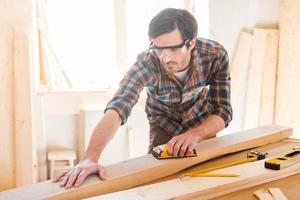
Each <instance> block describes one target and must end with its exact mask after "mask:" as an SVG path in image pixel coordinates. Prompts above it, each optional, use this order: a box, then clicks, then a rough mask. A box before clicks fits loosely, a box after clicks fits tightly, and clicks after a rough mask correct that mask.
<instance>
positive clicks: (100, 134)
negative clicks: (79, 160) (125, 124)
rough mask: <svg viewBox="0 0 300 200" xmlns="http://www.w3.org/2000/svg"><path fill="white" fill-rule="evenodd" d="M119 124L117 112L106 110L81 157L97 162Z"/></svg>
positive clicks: (119, 119)
mask: <svg viewBox="0 0 300 200" xmlns="http://www.w3.org/2000/svg"><path fill="white" fill-rule="evenodd" d="M120 124H121V118H120V116H119V114H118V113H117V112H116V111H115V110H112V109H110V110H107V111H106V112H105V114H104V116H103V118H102V119H101V121H100V122H99V123H98V124H97V126H96V127H95V129H94V131H93V134H92V136H91V139H90V142H89V146H88V148H87V150H86V152H85V155H84V158H83V159H89V160H91V161H93V162H97V161H98V159H99V156H100V154H101V152H102V151H103V149H104V147H105V146H106V145H107V143H108V142H109V141H110V140H111V139H112V137H113V136H114V134H115V133H116V131H117V129H118V128H119V126H120Z"/></svg>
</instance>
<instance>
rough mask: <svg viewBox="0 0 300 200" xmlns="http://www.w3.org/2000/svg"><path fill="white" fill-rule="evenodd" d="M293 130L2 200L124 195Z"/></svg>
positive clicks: (140, 161)
mask: <svg viewBox="0 0 300 200" xmlns="http://www.w3.org/2000/svg"><path fill="white" fill-rule="evenodd" d="M291 133H292V130H291V129H290V128H286V127H282V126H275V125H270V126H264V127H260V128H256V129H251V130H247V131H243V132H238V133H235V134H230V135H226V136H222V137H218V138H212V139H209V140H206V141H203V142H201V143H200V144H199V145H198V146H197V147H196V151H197V152H198V156H197V157H192V158H185V159H172V160H157V159H155V158H154V157H153V156H152V155H147V156H143V157H138V158H135V159H131V160H128V161H124V162H121V163H118V164H115V165H111V166H108V167H107V168H106V169H107V174H108V179H107V180H106V181H99V179H98V178H97V177H96V176H91V177H89V178H88V180H87V181H86V182H85V183H84V185H83V186H82V187H80V188H76V189H71V190H65V189H64V188H60V187H59V186H58V184H54V183H51V182H49V181H46V182H41V183H39V184H35V185H32V186H28V187H24V188H20V189H17V190H10V191H7V192H3V193H0V199H1V198H3V199H8V198H14V199H18V198H21V197H22V199H41V198H46V199H80V198H85V197H91V196H95V195H100V194H105V193H109V192H115V191H120V190H124V189H128V188H131V187H135V186H138V185H141V184H143V183H147V182H150V181H152V180H156V179H159V178H162V177H165V176H168V175H170V174H174V173H176V172H178V171H180V170H182V169H185V168H187V167H190V166H192V165H195V164H197V163H200V162H203V161H206V160H209V159H212V158H215V157H219V156H222V155H224V154H228V153H232V152H237V151H240V150H244V149H249V148H252V147H258V146H263V145H266V144H269V143H273V142H276V141H279V140H282V139H284V138H286V137H288V136H290V135H291Z"/></svg>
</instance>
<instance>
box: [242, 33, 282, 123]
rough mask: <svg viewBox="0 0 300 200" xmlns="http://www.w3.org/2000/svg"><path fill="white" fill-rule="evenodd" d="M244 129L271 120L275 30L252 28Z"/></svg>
mask: <svg viewBox="0 0 300 200" xmlns="http://www.w3.org/2000/svg"><path fill="white" fill-rule="evenodd" d="M253 32H254V40H253V47H252V52H251V67H250V70H249V78H248V89H247V98H246V107H245V119H244V128H245V129H249V128H253V127H257V126H260V125H265V124H272V123H273V113H274V112H273V111H274V109H273V108H274V100H275V99H274V95H275V80H276V67H277V51H278V30H275V29H259V28H255V29H254V31H253Z"/></svg>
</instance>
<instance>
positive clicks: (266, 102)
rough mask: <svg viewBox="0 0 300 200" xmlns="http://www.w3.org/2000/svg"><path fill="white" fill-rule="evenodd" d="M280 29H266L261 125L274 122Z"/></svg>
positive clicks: (260, 111)
mask: <svg viewBox="0 0 300 200" xmlns="http://www.w3.org/2000/svg"><path fill="white" fill-rule="evenodd" d="M278 42H279V31H278V30H275V29H273V30H271V29H268V30H266V47H267V48H266V49H267V50H266V51H265V54H264V63H263V80H262V92H261V102H260V110H259V126H262V125H266V124H273V123H274V109H275V89H276V72H277V58H278Z"/></svg>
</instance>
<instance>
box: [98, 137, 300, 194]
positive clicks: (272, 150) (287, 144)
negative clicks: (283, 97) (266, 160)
mask: <svg viewBox="0 0 300 200" xmlns="http://www.w3.org/2000/svg"><path fill="white" fill-rule="evenodd" d="M299 145H300V140H297V139H292V140H291V139H289V141H280V142H276V143H273V144H269V145H265V146H262V147H259V148H255V149H253V150H258V151H260V152H268V154H269V155H268V157H272V156H275V155H277V154H280V153H282V152H285V151H287V150H289V149H291V148H293V147H297V146H299ZM248 151H249V150H246V151H241V152H238V153H234V154H231V155H226V156H223V157H219V158H216V159H213V160H210V161H207V162H205V163H201V164H198V165H196V166H193V167H190V168H188V169H186V170H184V171H181V172H179V173H176V174H173V175H170V176H168V177H165V178H161V179H158V180H156V181H152V182H150V183H147V184H144V185H143V186H150V185H151V184H161V183H164V182H166V181H170V180H175V179H177V178H178V176H179V175H181V174H182V173H186V172H192V171H196V170H200V169H205V168H209V167H213V166H216V165H220V164H225V163H229V162H232V161H237V160H240V159H243V158H245V157H246V154H247V152H248ZM253 170H256V169H253ZM214 178H215V177H214ZM215 179H216V178H215ZM216 181H217V179H216ZM299 181H300V174H296V175H291V176H289V177H285V178H281V179H279V180H276V181H271V182H268V183H264V184H259V185H256V183H253V182H252V183H251V184H254V185H256V186H253V187H249V188H246V189H241V190H238V191H228V192H225V193H226V194H225V195H224V192H223V193H222V194H221V193H220V196H218V195H217V196H218V197H214V198H212V199H220V200H227V199H256V198H255V197H254V195H253V193H254V192H255V191H257V190H259V189H267V188H271V187H278V188H280V189H281V191H282V192H283V193H284V194H285V196H286V197H287V198H288V199H295V200H296V199H299V198H300V185H299V184H298V183H299ZM257 182H258V183H259V182H260V180H258V181H257ZM143 186H142V188H143ZM242 187H244V186H242ZM172 189H176V188H172ZM134 190H135V192H132V191H131V192H130V190H129V192H127V191H124V192H118V193H115V194H109V195H104V196H99V198H98V197H96V198H92V199H116V198H121V199H123V197H124V199H125V198H126V197H129V196H130V195H132V194H134V193H135V194H139V195H141V196H143V195H142V194H143V191H146V193H147V192H148V191H147V189H145V187H144V188H143V189H141V190H139V191H138V190H136V189H134ZM157 192H158V193H159V192H162V191H157ZM146 193H145V199H148V198H147V197H148V196H149V193H148V194H146ZM193 194H195V191H193ZM214 195H215V194H214ZM201 197H202V196H197V195H196V194H195V195H192V196H191V197H188V198H187V197H184V198H181V197H180V198H179V199H195V198H196V199H197V198H199V199H202V198H201ZM152 198H153V197H152ZM154 199H155V198H154ZM175 199H176V198H175Z"/></svg>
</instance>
